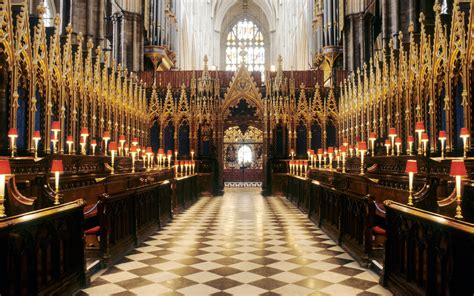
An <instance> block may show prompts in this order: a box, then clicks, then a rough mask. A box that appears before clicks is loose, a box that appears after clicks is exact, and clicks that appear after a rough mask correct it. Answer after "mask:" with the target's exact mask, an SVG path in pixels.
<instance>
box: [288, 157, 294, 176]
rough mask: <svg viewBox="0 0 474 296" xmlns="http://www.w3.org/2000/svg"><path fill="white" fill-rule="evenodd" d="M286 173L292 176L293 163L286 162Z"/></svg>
mask: <svg viewBox="0 0 474 296" xmlns="http://www.w3.org/2000/svg"><path fill="white" fill-rule="evenodd" d="M288 173H289V174H290V175H291V174H293V161H292V160H290V161H288Z"/></svg>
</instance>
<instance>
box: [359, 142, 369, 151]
mask: <svg viewBox="0 0 474 296" xmlns="http://www.w3.org/2000/svg"><path fill="white" fill-rule="evenodd" d="M359 150H360V151H367V143H366V142H364V141H362V142H359Z"/></svg>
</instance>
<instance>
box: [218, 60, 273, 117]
mask: <svg viewBox="0 0 474 296" xmlns="http://www.w3.org/2000/svg"><path fill="white" fill-rule="evenodd" d="M241 99H245V100H246V101H247V102H248V103H249V105H251V106H252V107H255V108H257V116H258V117H259V118H261V119H262V120H263V113H264V107H263V102H262V95H261V94H260V91H259V90H258V88H257V86H256V84H255V81H254V80H253V77H252V76H251V75H250V72H249V71H248V70H247V67H245V66H241V67H240V68H239V70H238V71H237V73H236V74H235V75H234V77H232V80H231V82H230V85H229V87H228V88H227V91H226V93H225V95H224V102H223V103H222V106H221V112H220V114H221V115H222V116H223V117H222V118H226V117H227V115H228V113H229V108H230V107H232V106H234V105H236V104H238V103H239V101H240V100H241Z"/></svg>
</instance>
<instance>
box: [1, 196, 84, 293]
mask: <svg viewBox="0 0 474 296" xmlns="http://www.w3.org/2000/svg"><path fill="white" fill-rule="evenodd" d="M84 205H85V203H84V201H83V200H77V201H75V202H70V203H67V204H62V205H59V206H55V207H51V208H48V209H42V210H38V211H34V212H30V213H27V214H22V215H18V216H12V217H9V218H6V219H2V220H1V221H0V242H1V243H0V274H1V276H0V295H15V296H16V295H52V294H57V295H67V294H71V293H72V292H73V291H74V290H75V289H77V288H79V287H80V286H81V285H82V284H84V281H85V275H84V242H83V232H82V220H83V208H84Z"/></svg>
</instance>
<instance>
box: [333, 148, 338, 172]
mask: <svg viewBox="0 0 474 296" xmlns="http://www.w3.org/2000/svg"><path fill="white" fill-rule="evenodd" d="M334 155H335V156H336V162H337V166H336V169H337V170H338V169H339V149H337V148H334Z"/></svg>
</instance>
